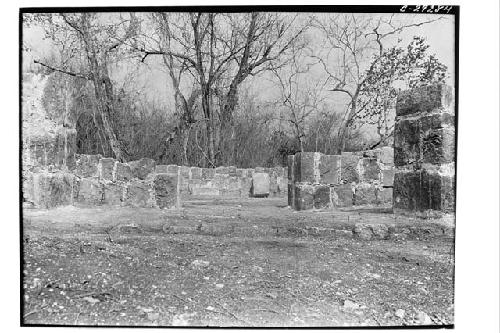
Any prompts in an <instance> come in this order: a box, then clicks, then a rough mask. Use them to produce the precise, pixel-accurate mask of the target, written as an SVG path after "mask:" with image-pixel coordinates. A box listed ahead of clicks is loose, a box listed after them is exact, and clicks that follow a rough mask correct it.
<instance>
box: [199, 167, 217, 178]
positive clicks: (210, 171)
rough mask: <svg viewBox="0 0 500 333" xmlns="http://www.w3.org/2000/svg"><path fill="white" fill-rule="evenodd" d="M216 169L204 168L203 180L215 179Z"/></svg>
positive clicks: (202, 171)
mask: <svg viewBox="0 0 500 333" xmlns="http://www.w3.org/2000/svg"><path fill="white" fill-rule="evenodd" d="M214 176H215V169H213V168H203V169H202V170H201V177H202V178H203V179H214Z"/></svg>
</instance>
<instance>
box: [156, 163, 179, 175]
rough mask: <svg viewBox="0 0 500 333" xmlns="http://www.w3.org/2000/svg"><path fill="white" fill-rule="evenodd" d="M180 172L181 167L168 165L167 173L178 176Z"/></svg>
mask: <svg viewBox="0 0 500 333" xmlns="http://www.w3.org/2000/svg"><path fill="white" fill-rule="evenodd" d="M178 171H179V166H177V165H173V164H169V165H167V173H175V174H177V172H178ZM158 173H164V172H158Z"/></svg>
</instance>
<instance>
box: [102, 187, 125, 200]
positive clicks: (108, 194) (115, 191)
mask: <svg viewBox="0 0 500 333" xmlns="http://www.w3.org/2000/svg"><path fill="white" fill-rule="evenodd" d="M103 192H104V196H103V203H105V204H108V205H121V204H122V203H123V197H124V192H125V186H124V185H122V184H120V183H109V184H104V185H103Z"/></svg>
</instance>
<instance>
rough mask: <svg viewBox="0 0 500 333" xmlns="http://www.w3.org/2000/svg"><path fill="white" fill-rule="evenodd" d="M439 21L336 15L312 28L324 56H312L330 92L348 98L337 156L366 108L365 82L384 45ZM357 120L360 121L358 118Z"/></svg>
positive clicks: (378, 59)
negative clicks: (316, 32)
mask: <svg viewBox="0 0 500 333" xmlns="http://www.w3.org/2000/svg"><path fill="white" fill-rule="evenodd" d="M440 19H442V17H441V16H439V17H435V18H432V19H424V20H419V21H415V22H410V23H408V21H404V22H402V21H400V20H397V19H396V18H395V17H394V15H390V16H380V17H378V18H377V17H374V16H373V15H365V16H359V15H355V14H338V15H333V16H331V15H329V16H324V17H320V18H318V19H317V20H316V21H315V27H316V28H317V29H318V30H319V31H320V32H321V33H322V34H323V36H324V39H323V41H322V43H323V44H324V49H323V52H322V53H320V54H317V55H315V58H316V59H317V61H318V63H319V64H321V65H322V67H323V69H324V72H325V73H326V75H327V80H326V82H328V83H329V84H330V88H329V91H332V92H337V93H342V94H344V95H345V96H347V100H348V103H347V108H346V111H345V114H344V117H343V120H342V125H341V126H340V127H339V131H338V142H339V147H338V153H340V152H341V151H343V150H344V149H345V139H346V138H347V137H348V136H349V130H350V129H351V127H352V125H353V123H354V121H355V120H356V116H357V115H359V114H360V113H361V112H362V111H363V110H365V109H366V108H367V107H369V105H370V103H369V101H368V100H366V99H365V100H361V99H360V97H361V95H363V94H364V92H365V90H366V87H367V84H366V83H367V80H369V78H370V77H373V74H374V71H375V69H376V68H377V66H378V65H379V63H380V61H381V59H382V58H383V57H384V50H385V47H384V43H386V41H388V40H389V39H390V38H391V37H394V36H395V35H397V34H399V33H401V32H402V31H404V30H406V29H408V28H411V27H419V26H422V25H424V24H428V23H431V22H434V21H436V20H440ZM358 119H359V118H358Z"/></svg>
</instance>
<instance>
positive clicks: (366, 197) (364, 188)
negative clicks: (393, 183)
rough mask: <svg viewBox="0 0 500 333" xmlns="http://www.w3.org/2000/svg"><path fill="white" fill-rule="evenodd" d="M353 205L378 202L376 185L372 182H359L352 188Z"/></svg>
mask: <svg viewBox="0 0 500 333" xmlns="http://www.w3.org/2000/svg"><path fill="white" fill-rule="evenodd" d="M354 204H355V205H375V204H378V198H377V187H376V186H374V185H372V184H367V183H360V184H357V185H356V188H355V190H354Z"/></svg>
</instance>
